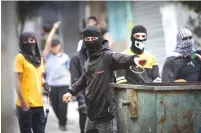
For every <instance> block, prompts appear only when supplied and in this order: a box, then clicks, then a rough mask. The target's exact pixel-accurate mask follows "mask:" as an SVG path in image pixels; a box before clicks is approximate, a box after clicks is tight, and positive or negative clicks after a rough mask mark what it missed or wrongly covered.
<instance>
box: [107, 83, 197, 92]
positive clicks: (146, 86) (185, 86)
mask: <svg viewBox="0 0 201 133" xmlns="http://www.w3.org/2000/svg"><path fill="white" fill-rule="evenodd" d="M109 86H111V87H113V88H125V89H137V90H153V91H165V90H166V91H167V90H201V82H188V83H183V82H182V83H179V82H174V83H137V84H115V83H111V84H109Z"/></svg>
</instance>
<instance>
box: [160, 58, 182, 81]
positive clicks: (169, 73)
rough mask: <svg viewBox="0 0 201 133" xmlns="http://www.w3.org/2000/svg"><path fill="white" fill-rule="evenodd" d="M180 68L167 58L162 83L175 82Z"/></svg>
mask: <svg viewBox="0 0 201 133" xmlns="http://www.w3.org/2000/svg"><path fill="white" fill-rule="evenodd" d="M179 69H180V67H178V66H176V65H175V63H174V61H173V60H172V59H171V58H167V59H166V61H165V64H164V66H163V71H162V82H174V81H175V80H176V78H177V74H178V72H179Z"/></svg>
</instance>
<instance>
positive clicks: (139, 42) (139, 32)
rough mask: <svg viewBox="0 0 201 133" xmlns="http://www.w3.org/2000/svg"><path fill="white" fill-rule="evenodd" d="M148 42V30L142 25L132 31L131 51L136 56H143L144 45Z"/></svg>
mask: <svg viewBox="0 0 201 133" xmlns="http://www.w3.org/2000/svg"><path fill="white" fill-rule="evenodd" d="M146 40H147V30H146V28H145V27H144V26H142V25H137V26H135V27H134V28H133V29H132V33H131V41H132V45H131V50H132V51H133V52H134V53H136V54H142V53H143V52H144V45H145V44H146Z"/></svg>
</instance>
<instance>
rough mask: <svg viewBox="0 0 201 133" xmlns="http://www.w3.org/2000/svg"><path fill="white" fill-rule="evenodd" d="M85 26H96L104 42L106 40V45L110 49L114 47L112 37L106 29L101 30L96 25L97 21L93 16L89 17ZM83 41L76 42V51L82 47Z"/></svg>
mask: <svg viewBox="0 0 201 133" xmlns="http://www.w3.org/2000/svg"><path fill="white" fill-rule="evenodd" d="M87 26H98V27H99V28H100V29H101V32H102V35H103V39H104V40H108V42H109V43H108V45H109V47H110V48H112V47H113V45H114V41H113V40H112V36H111V35H110V33H109V32H108V30H107V29H106V28H102V27H100V26H99V25H98V19H97V18H96V17H95V16H90V17H89V18H88V20H87ZM82 44H83V41H82V40H80V41H79V42H78V47H77V51H80V49H81V47H82Z"/></svg>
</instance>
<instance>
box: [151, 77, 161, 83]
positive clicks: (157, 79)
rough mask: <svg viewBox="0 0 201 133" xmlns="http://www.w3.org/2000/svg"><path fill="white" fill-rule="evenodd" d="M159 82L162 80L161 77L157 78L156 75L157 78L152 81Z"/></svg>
mask: <svg viewBox="0 0 201 133" xmlns="http://www.w3.org/2000/svg"><path fill="white" fill-rule="evenodd" d="M160 82H162V80H161V78H159V77H157V78H156V79H155V80H154V81H153V83H160Z"/></svg>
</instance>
